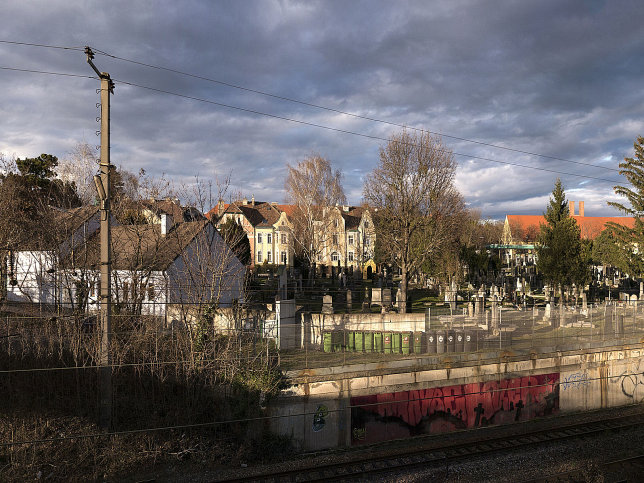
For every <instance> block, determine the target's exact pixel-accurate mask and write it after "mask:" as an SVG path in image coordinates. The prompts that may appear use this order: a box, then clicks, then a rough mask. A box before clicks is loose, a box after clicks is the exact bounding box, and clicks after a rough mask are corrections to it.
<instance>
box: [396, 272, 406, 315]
mask: <svg viewBox="0 0 644 483" xmlns="http://www.w3.org/2000/svg"><path fill="white" fill-rule="evenodd" d="M396 300H397V301H398V313H400V314H406V313H407V269H406V268H403V269H402V279H401V280H400V289H399V290H398V297H397V299H396Z"/></svg>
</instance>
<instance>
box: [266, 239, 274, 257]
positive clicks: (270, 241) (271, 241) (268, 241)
mask: <svg viewBox="0 0 644 483" xmlns="http://www.w3.org/2000/svg"><path fill="white" fill-rule="evenodd" d="M266 243H268V244H269V245H270V244H271V243H273V235H271V234H270V233H267V234H266ZM269 262H270V260H269Z"/></svg>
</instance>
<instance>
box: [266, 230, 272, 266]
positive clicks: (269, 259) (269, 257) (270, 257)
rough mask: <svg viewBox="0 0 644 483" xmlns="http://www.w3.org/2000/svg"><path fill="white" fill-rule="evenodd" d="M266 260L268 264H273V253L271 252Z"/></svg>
mask: <svg viewBox="0 0 644 483" xmlns="http://www.w3.org/2000/svg"><path fill="white" fill-rule="evenodd" d="M268 236H270V235H268ZM266 260H267V261H268V263H273V252H272V251H269V252H268V253H267V254H266Z"/></svg>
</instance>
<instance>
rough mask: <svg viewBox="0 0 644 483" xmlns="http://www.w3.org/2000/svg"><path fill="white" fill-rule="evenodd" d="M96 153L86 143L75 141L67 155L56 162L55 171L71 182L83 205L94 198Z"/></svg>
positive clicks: (96, 168)
mask: <svg viewBox="0 0 644 483" xmlns="http://www.w3.org/2000/svg"><path fill="white" fill-rule="evenodd" d="M97 156H98V153H97V152H96V148H94V147H93V146H90V145H89V144H87V143H77V144H76V145H75V146H74V148H73V149H72V151H71V152H70V153H69V155H68V156H67V157H65V158H64V159H62V160H61V161H60V163H59V164H58V167H57V169H56V173H57V174H58V177H59V178H60V179H61V180H63V181H64V182H70V183H71V182H73V183H74V184H75V185H76V192H77V193H78V196H79V197H80V199H81V201H82V202H83V204H85V205H89V204H92V203H93V202H94V200H95V199H96V187H95V185H94V179H93V177H94V175H95V174H96V173H97V171H98V162H97Z"/></svg>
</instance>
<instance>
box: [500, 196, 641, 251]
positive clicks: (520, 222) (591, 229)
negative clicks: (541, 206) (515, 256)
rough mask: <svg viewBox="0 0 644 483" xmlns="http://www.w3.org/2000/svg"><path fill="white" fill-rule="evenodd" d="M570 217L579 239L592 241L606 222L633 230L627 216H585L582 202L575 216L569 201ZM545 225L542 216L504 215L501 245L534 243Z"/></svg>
mask: <svg viewBox="0 0 644 483" xmlns="http://www.w3.org/2000/svg"><path fill="white" fill-rule="evenodd" d="M568 207H569V208H568V209H569V211H570V216H571V217H572V218H573V219H574V220H575V221H576V222H577V224H578V225H579V228H580V229H581V237H582V238H585V239H588V240H594V239H595V238H597V236H599V234H600V233H601V232H602V231H604V229H605V228H606V224H607V223H608V222H613V223H616V224H619V225H624V226H627V227H629V228H633V226H634V225H635V219H634V218H631V217H628V216H585V213H584V202H583V201H580V202H579V212H578V213H577V214H575V202H574V201H569V205H568ZM545 224H546V219H545V217H544V216H543V215H506V217H505V224H504V226H503V243H504V244H505V245H511V244H521V243H534V242H535V241H536V240H537V237H538V236H539V233H540V232H541V228H540V226H541V225H545Z"/></svg>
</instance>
